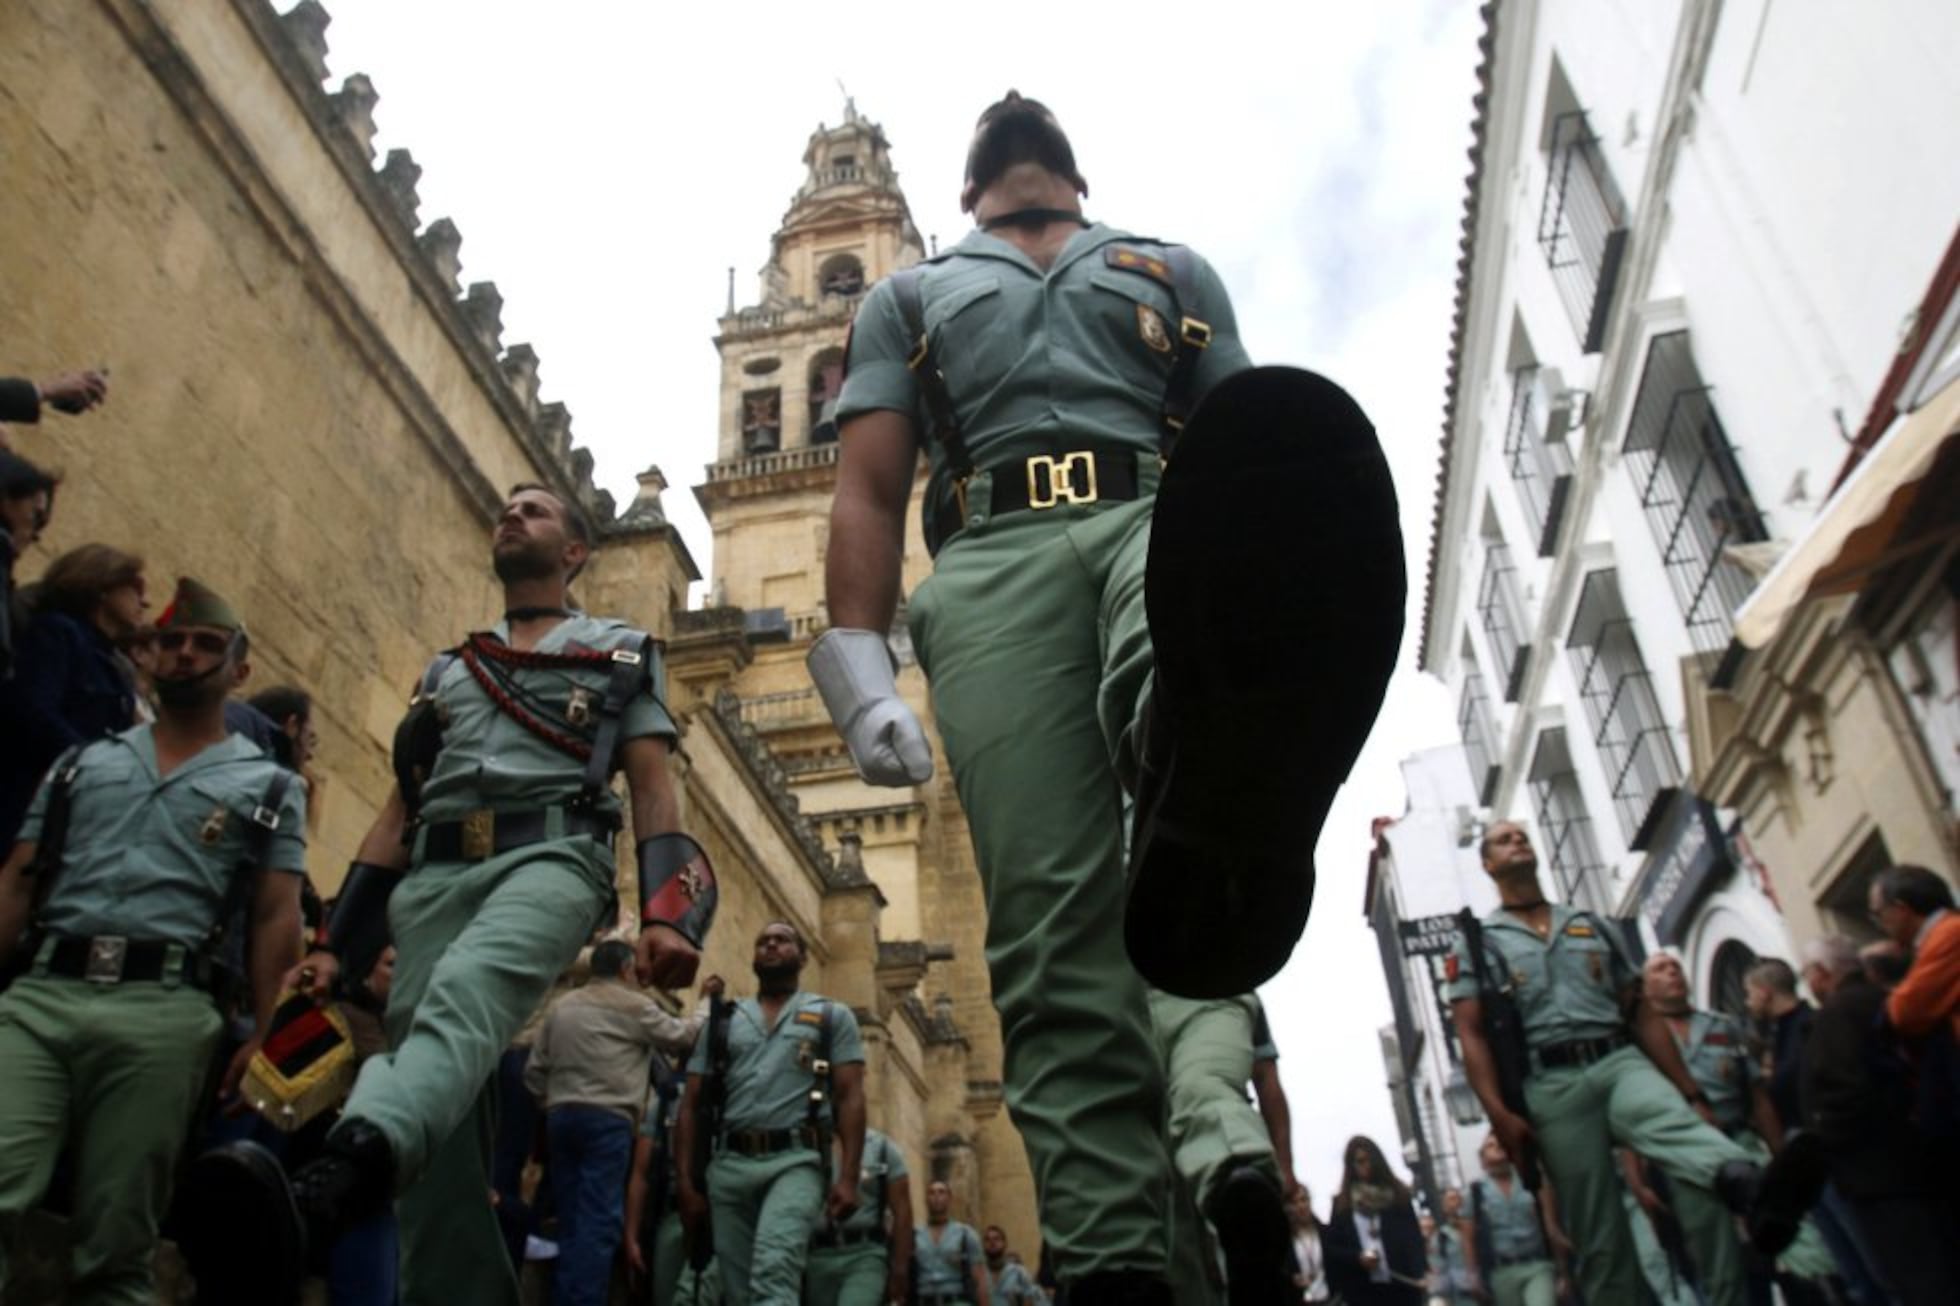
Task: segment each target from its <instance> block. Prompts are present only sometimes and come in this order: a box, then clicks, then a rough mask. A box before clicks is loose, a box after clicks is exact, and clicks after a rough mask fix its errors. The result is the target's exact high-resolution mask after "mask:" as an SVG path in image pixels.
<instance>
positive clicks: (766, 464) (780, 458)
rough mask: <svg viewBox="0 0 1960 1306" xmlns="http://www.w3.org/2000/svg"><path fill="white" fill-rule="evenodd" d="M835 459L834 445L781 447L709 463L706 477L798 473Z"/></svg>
mask: <svg viewBox="0 0 1960 1306" xmlns="http://www.w3.org/2000/svg"><path fill="white" fill-rule="evenodd" d="M836 461H837V446H836V444H834V443H833V444H818V445H807V446H805V447H803V448H801V449H782V450H779V451H777V452H775V453H760V454H756V455H754V456H753V457H749V458H731V459H729V460H728V461H727V462H720V463H709V464H708V480H709V482H710V483H711V484H712V483H714V482H716V481H739V480H744V479H746V478H748V477H751V476H774V475H776V474H777V473H779V472H798V471H804V470H807V469H809V468H814V467H828V466H830V465H831V464H833V463H835V462H836Z"/></svg>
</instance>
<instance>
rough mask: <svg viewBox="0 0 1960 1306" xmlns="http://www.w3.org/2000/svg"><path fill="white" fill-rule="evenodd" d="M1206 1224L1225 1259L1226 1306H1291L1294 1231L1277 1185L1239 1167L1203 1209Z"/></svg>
mask: <svg viewBox="0 0 1960 1306" xmlns="http://www.w3.org/2000/svg"><path fill="white" fill-rule="evenodd" d="M1205 1218H1206V1219H1207V1220H1210V1221H1211V1226H1212V1228H1213V1229H1214V1230H1216V1231H1217V1233H1218V1247H1219V1250H1220V1251H1222V1252H1223V1253H1224V1254H1225V1300H1226V1301H1227V1302H1229V1303H1230V1306H1282V1304H1284V1306H1292V1303H1296V1302H1298V1301H1299V1300H1300V1289H1299V1288H1298V1287H1297V1286H1296V1285H1295V1284H1294V1282H1293V1230H1292V1226H1291V1225H1290V1224H1289V1223H1288V1222H1287V1219H1286V1204H1285V1202H1284V1200H1283V1199H1282V1198H1281V1196H1280V1191H1279V1185H1278V1184H1276V1183H1274V1182H1273V1181H1272V1180H1271V1179H1269V1178H1268V1177H1267V1176H1266V1175H1265V1173H1264V1172H1262V1171H1260V1170H1257V1169H1254V1168H1253V1167H1251V1166H1240V1167H1238V1168H1237V1169H1235V1170H1233V1171H1232V1172H1231V1173H1229V1174H1227V1175H1226V1176H1225V1178H1224V1179H1223V1180H1222V1181H1220V1183H1219V1185H1218V1191H1217V1192H1216V1193H1214V1194H1213V1195H1212V1198H1211V1200H1210V1201H1209V1202H1207V1203H1206V1204H1205Z"/></svg>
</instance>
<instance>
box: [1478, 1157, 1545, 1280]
mask: <svg viewBox="0 0 1960 1306" xmlns="http://www.w3.org/2000/svg"><path fill="white" fill-rule="evenodd" d="M1470 1213H1471V1215H1472V1217H1473V1218H1474V1219H1475V1220H1476V1222H1477V1230H1478V1235H1477V1237H1478V1241H1477V1256H1478V1262H1479V1264H1478V1269H1479V1271H1480V1272H1481V1273H1482V1276H1483V1281H1484V1287H1485V1289H1486V1290H1487V1291H1488V1292H1489V1293H1490V1297H1491V1300H1492V1301H1493V1302H1495V1303H1496V1306H1554V1302H1555V1301H1556V1294H1557V1290H1558V1276H1557V1275H1556V1274H1555V1273H1554V1272H1553V1268H1552V1260H1551V1254H1550V1252H1549V1251H1548V1250H1547V1249H1546V1247H1545V1230H1544V1227H1543V1225H1542V1224H1541V1223H1540V1221H1539V1218H1538V1199H1537V1198H1536V1197H1535V1196H1533V1195H1532V1193H1531V1191H1530V1190H1529V1189H1527V1188H1526V1187H1525V1186H1524V1182H1523V1181H1522V1180H1520V1179H1518V1178H1516V1177H1515V1176H1514V1177H1513V1178H1512V1180H1511V1188H1510V1191H1509V1192H1506V1191H1505V1190H1504V1189H1503V1188H1501V1187H1499V1186H1498V1184H1497V1181H1496V1180H1494V1179H1476V1180H1472V1181H1471V1184H1470Z"/></svg>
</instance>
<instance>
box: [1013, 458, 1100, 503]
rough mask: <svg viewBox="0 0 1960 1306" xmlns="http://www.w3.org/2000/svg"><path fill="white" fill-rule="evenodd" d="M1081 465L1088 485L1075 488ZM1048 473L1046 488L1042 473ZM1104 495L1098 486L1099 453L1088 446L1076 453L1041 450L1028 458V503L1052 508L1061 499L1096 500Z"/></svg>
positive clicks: (1081, 501) (1076, 500)
mask: <svg viewBox="0 0 1960 1306" xmlns="http://www.w3.org/2000/svg"><path fill="white" fill-rule="evenodd" d="M1077 469H1080V470H1081V471H1082V473H1083V479H1084V480H1085V481H1086V482H1087V488H1086V489H1081V490H1078V489H1076V488H1075V473H1076V471H1077ZM1044 470H1045V471H1047V473H1048V485H1047V488H1046V490H1045V491H1044V490H1043V488H1042V485H1041V473H1042V472H1043V471H1044ZM1100 497H1101V493H1100V491H1099V490H1098V489H1097V488H1096V456H1095V455H1094V454H1093V453H1090V452H1089V451H1088V450H1087V449H1077V450H1076V451H1075V452H1074V453H1068V454H1063V455H1062V456H1061V457H1060V458H1052V457H1050V456H1049V455H1047V454H1045V453H1038V454H1036V455H1035V456H1034V457H1032V458H1030V459H1028V507H1030V508H1053V507H1054V506H1055V505H1056V504H1061V503H1094V502H1095V501H1096V500H1097V499H1098V498H1100Z"/></svg>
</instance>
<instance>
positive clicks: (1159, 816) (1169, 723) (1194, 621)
mask: <svg viewBox="0 0 1960 1306" xmlns="http://www.w3.org/2000/svg"><path fill="white" fill-rule="evenodd" d="M1150 530H1151V535H1150V554H1149V561H1148V564H1147V570H1146V573H1145V579H1144V603H1145V607H1146V610H1147V613H1148V616H1149V622H1150V637H1151V641H1152V644H1153V647H1154V651H1155V657H1156V681H1155V686H1154V689H1153V694H1152V701H1151V704H1150V707H1149V710H1148V713H1147V721H1146V723H1145V727H1144V730H1143V732H1142V733H1143V739H1142V744H1141V747H1140V749H1139V752H1138V759H1139V765H1138V778H1137V783H1136V795H1135V796H1136V819H1135V825H1134V827H1133V838H1132V841H1131V849H1130V872H1129V900H1128V906H1127V909H1126V911H1125V918H1124V940H1125V943H1126V945H1127V946H1128V949H1129V954H1130V960H1131V962H1132V963H1133V964H1134V965H1135V966H1136V968H1137V970H1138V972H1139V973H1141V974H1142V975H1143V977H1144V978H1145V979H1146V980H1148V981H1149V982H1150V983H1152V984H1154V985H1156V986H1157V987H1158V988H1161V989H1163V990H1165V991H1167V992H1170V993H1176V994H1180V995H1183V996H1186V997H1192V998H1217V997H1227V996H1230V995H1232V994H1236V993H1244V992H1247V991H1249V990H1251V989H1253V988H1255V987H1257V986H1258V985H1259V984H1260V983H1261V982H1263V981H1264V980H1266V979H1269V978H1270V977H1271V976H1272V975H1273V974H1274V973H1275V972H1277V971H1278V970H1279V968H1280V967H1281V966H1283V965H1285V963H1286V959H1287V957H1288V956H1290V955H1291V954H1292V951H1293V946H1294V944H1295V943H1297V942H1298V941H1299V937H1300V933H1301V931H1302V930H1304V929H1305V928H1306V923H1307V916H1308V913H1309V911H1310V910H1311V908H1312V905H1313V886H1314V845H1315V844H1316V843H1317V842H1318V840H1319V837H1320V829H1321V826H1322V824H1323V823H1324V822H1325V821H1326V819H1327V812H1328V809H1329V807H1330V806H1331V805H1332V804H1333V801H1334V795H1335V793H1336V791H1338V790H1339V788H1340V786H1341V784H1342V783H1343V782H1344V781H1345V780H1346V779H1347V775H1348V772H1349V770H1350V769H1351V768H1352V767H1353V765H1354V761H1355V758H1356V756H1357V755H1359V753H1360V752H1361V747H1362V745H1363V744H1364V743H1366V742H1367V738H1368V732H1369V730H1370V729H1371V728H1372V727H1373V725H1374V721H1375V716H1376V714H1377V713H1378V712H1379V711H1380V709H1381V703H1382V698H1383V696H1384V695H1385V694H1386V693H1387V689H1388V681H1389V677H1390V675H1391V674H1393V672H1394V669H1395V660H1396V656H1397V654H1398V653H1399V651H1400V649H1401V643H1402V623H1403V608H1404V605H1405V602H1406V599H1407V595H1408V576H1407V571H1406V568H1405V566H1404V562H1403V553H1402V530H1401V523H1400V519H1399V517H1398V515H1397V509H1396V500H1395V485H1394V481H1393V479H1392V478H1391V476H1390V474H1389V469H1388V461H1387V459H1386V458H1385V457H1384V456H1383V454H1382V450H1381V446H1380V444H1379V443H1378V442H1377V440H1376V438H1375V432H1374V428H1373V426H1371V425H1370V424H1369V421H1368V419H1367V416H1366V415H1365V414H1364V413H1363V412H1362V411H1361V409H1360V407H1359V406H1358V405H1357V404H1356V403H1355V402H1354V400H1353V399H1351V398H1350V397H1349V396H1348V394H1347V392H1346V391H1344V390H1342V389H1341V388H1340V387H1339V386H1337V385H1335V384H1334V383H1333V382H1331V381H1328V380H1326V379H1325V378H1323V377H1320V376H1316V375H1314V374H1313V373H1311V372H1305V371H1301V370H1299V369H1297V368H1282V367H1262V368H1253V369H1251V370H1249V371H1245V372H1241V373H1238V374H1236V375H1234V376H1232V377H1229V378H1227V379H1226V380H1224V381H1222V382H1220V383H1219V384H1218V385H1216V386H1214V387H1213V388H1212V390H1211V391H1210V393H1208V394H1207V395H1206V396H1205V399H1204V401H1203V403H1201V404H1200V405H1199V407H1198V410H1197V412H1195V413H1194V414H1193V415H1192V418H1191V421H1190V423H1189V424H1188V425H1187V426H1186V428H1185V430H1184V432H1183V434H1182V435H1181V436H1180V437H1179V439H1178V442H1177V446H1176V448H1175V450H1174V452H1173V454H1172V456H1171V459H1170V463H1169V465H1168V466H1167V467H1166V468H1165V471H1164V477H1163V481H1162V483H1161V485H1160V486H1159V488H1158V491H1157V501H1156V506H1155V509H1154V512H1153V516H1152V520H1151V528H1150Z"/></svg>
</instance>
